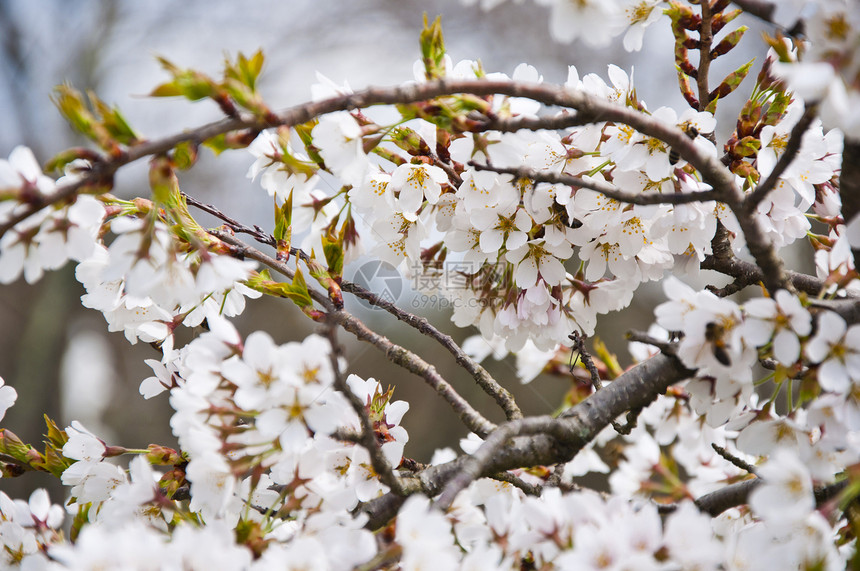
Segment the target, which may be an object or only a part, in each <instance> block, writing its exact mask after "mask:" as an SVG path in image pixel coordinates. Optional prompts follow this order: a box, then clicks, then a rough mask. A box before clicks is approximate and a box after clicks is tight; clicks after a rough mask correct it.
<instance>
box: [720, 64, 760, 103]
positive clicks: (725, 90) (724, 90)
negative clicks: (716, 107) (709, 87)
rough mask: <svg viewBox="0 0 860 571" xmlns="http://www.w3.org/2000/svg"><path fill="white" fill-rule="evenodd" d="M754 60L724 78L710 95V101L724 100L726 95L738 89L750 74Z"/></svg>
mask: <svg viewBox="0 0 860 571" xmlns="http://www.w3.org/2000/svg"><path fill="white" fill-rule="evenodd" d="M754 61H755V58H753V59H751V60H750V61H748V62H747V63H745V64H744V65H742V66H740V67H739V68H737V69H736V70H735V71H733V72H732V73H730V74H729V75H727V76H726V78H725V79H724V80H723V82H722V83H720V85H719V86H718V87H717V88H716V89H715V90H713V91H712V92H711V93H710V97H711V99H717V98H719V99H725V98H726V96H727V95H728V94H730V93H731V92H732V91H734V90H735V89H737V88H738V86H739V85H740V84H741V82H742V81H743V80H744V78H745V77H746V76H747V74H748V73H749V72H750V68H751V67H752V64H753V62H754Z"/></svg>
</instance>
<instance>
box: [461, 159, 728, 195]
mask: <svg viewBox="0 0 860 571" xmlns="http://www.w3.org/2000/svg"><path fill="white" fill-rule="evenodd" d="M469 165H470V166H472V167H474V168H475V170H479V171H491V172H496V173H499V174H509V175H512V176H514V177H515V178H518V179H519V178H525V179H529V180H532V181H534V182H548V183H553V184H566V185H568V186H571V187H582V188H587V189H590V190H593V191H595V192H599V193H600V194H602V195H604V196H606V197H607V198H611V199H613V200H617V201H619V202H626V203H628V204H690V203H692V202H707V201H710V200H720V196H721V193H720V192H718V191H716V190H702V191H697V192H685V193H681V192H677V193H674V194H661V193H657V192H647V193H644V194H635V193H632V192H624V191H623V190H618V188H617V187H615V186H613V185H611V184H609V183H608V182H601V181H599V180H596V179H584V178H580V177H578V176H573V175H569V174H565V173H557V172H550V171H539V170H535V169H530V168H526V167H518V168H505V167H496V166H493V165H486V164H480V163H476V162H474V161H470V162H469Z"/></svg>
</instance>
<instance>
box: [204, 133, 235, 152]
mask: <svg viewBox="0 0 860 571" xmlns="http://www.w3.org/2000/svg"><path fill="white" fill-rule="evenodd" d="M203 146H204V147H206V148H208V149H209V150H211V151H212V152H213V153H215V156H216V157H217V156H218V155H220V154H221V153H223V152H224V151H226V150H228V149H229V148H230V146H229V145H227V136H226V135H225V134H223V133H222V134H221V135H215V136H214V137H209V138H208V139H206V140H205V141H203Z"/></svg>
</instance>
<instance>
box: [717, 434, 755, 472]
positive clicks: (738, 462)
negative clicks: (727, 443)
mask: <svg viewBox="0 0 860 571" xmlns="http://www.w3.org/2000/svg"><path fill="white" fill-rule="evenodd" d="M711 448H713V449H714V452H716V453H717V454H719V455H720V457H722V458H723V460H725V461H726V462H728V463H729V464H731V465H732V466H735V467H737V468H740V469H741V470H744V471H746V472H749V473H750V474H753V475H755V474H757V473H758V471H757V470H756V467H755V466H753V465H752V464H750V463H749V462H747V461H745V460H744V459H743V458H738V457H737V456H735V455H734V454H732V453H731V452H729V451H728V450H726V449H725V447H723V446H720V445H719V444H715V443H713V442H712V443H711Z"/></svg>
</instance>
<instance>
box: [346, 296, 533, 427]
mask: <svg viewBox="0 0 860 571" xmlns="http://www.w3.org/2000/svg"><path fill="white" fill-rule="evenodd" d="M341 288H342V289H343V291H345V292H349V293H352V294H354V295H355V296H357V297H360V298H361V299H363V300H365V301H367V302H368V303H370V304H372V305H375V306H376V307H379V308H381V309H384V310H385V311H387V312H388V313H390V314H391V315H393V316H394V317H396V318H397V319H399V320H400V321H402V322H404V323H406V324H407V325H410V326H412V327H413V328H415V329H416V330H417V331H419V332H420V333H422V334H424V335H427V336H428V337H430V338H432V339H434V340H436V341H437V342H438V343H439V344H440V345H442V346H443V347H444V348H445V349H447V350H448V352H450V353H451V354H452V355H453V356H454V358H455V359H456V360H457V364H458V365H460V366H461V367H463V368H464V369H466V371H468V372H469V374H470V375H472V378H474V379H475V381H476V382H477V383H478V386H480V387H481V388H482V389H483V390H484V392H485V393H487V394H488V395H490V396H491V397H493V399H494V400H495V401H496V402H497V403H498V404H499V406H500V407H502V410H504V411H505V416H506V417H507V419H508V420H514V419H517V418H522V417H523V413H522V411H520V408H519V406H517V403H516V401H515V400H514V396H513V395H512V394H511V393H510V391H508V390H507V389H506V388H504V387H503V386H501V385H500V384H499V383H498V381H496V380H495V379H494V378H493V377H492V375H490V373H488V372H487V370H486V369H484V367H482V366H481V365H480V364H479V363H478V362H477V361H475V360H474V359H472V358H471V357H470V356H469V355H467V354H466V353H465V352H464V351H463V349H462V348H461V347H460V346H459V345H458V344H457V343H456V342H455V341H454V339H453V338H452V337H451V336H450V335H446V334H445V333H442V332H441V331H439V330H438V329H436V328H435V327H434V326H433V325H432V324H431V323H430V322H429V321H427V319H426V318H424V317H419V316H417V315H414V314H412V313H409V312H408V311H404V310H402V309H400V308H399V307H397V306H396V305H394V304H393V303H391V302H389V301H387V300H385V299H383V298H381V297H380V296H378V295H376V294H374V293H371V292H369V291H367V290H366V289H364V288H363V287H361V286H359V285H358V284H355V283H352V282H349V281H346V280H343V282H342V283H341Z"/></svg>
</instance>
